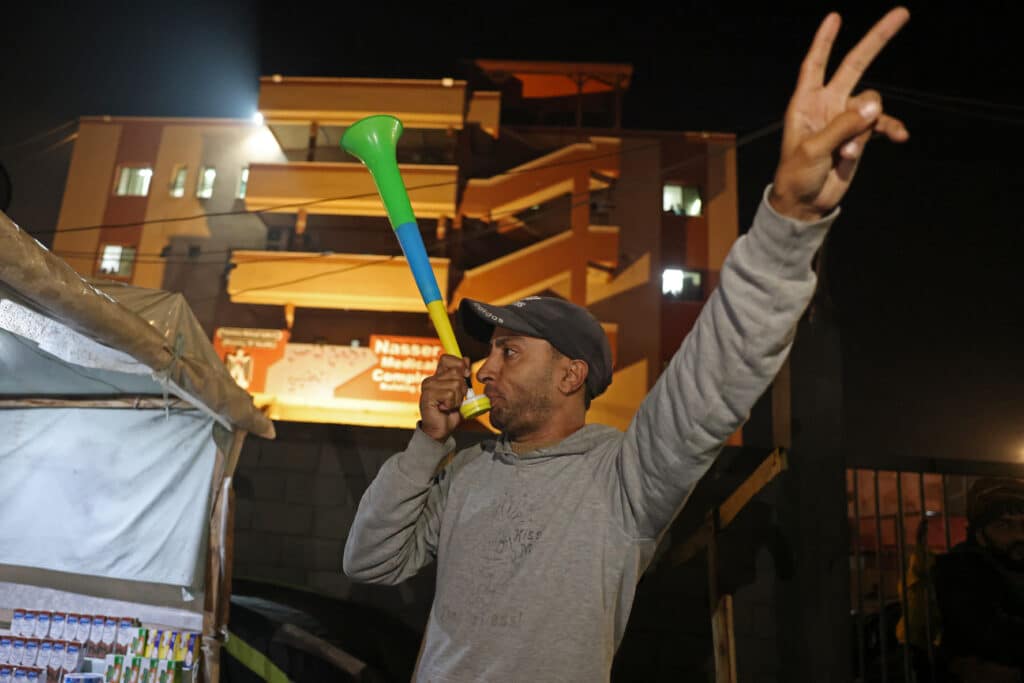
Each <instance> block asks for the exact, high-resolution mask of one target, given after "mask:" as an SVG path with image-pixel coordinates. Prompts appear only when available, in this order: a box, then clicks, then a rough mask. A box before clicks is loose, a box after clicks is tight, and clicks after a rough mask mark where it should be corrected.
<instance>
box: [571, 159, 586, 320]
mask: <svg viewBox="0 0 1024 683" xmlns="http://www.w3.org/2000/svg"><path fill="white" fill-rule="evenodd" d="M570 216H571V219H572V239H573V243H574V244H575V247H576V254H575V256H574V258H573V259H572V264H571V265H570V271H569V273H570V274H569V299H570V300H571V301H572V302H573V303H574V304H578V305H580V306H586V305H587V236H588V234H589V232H590V174H589V173H588V172H587V170H586V169H580V170H577V171H576V173H575V174H574V175H573V179H572V210H571V211H570Z"/></svg>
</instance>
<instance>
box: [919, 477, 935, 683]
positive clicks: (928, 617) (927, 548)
mask: <svg viewBox="0 0 1024 683" xmlns="http://www.w3.org/2000/svg"><path fill="white" fill-rule="evenodd" d="M917 477H918V479H917V488H918V493H919V495H920V496H921V529H922V534H921V535H922V537H923V538H921V560H922V561H923V564H924V567H923V571H924V591H923V593H924V637H925V640H926V646H927V648H928V679H929V683H935V643H934V639H933V638H932V600H931V597H932V568H931V556H932V549H931V545H930V544H929V543H928V504H927V498H926V497H925V491H924V472H920V473H918V475H917Z"/></svg>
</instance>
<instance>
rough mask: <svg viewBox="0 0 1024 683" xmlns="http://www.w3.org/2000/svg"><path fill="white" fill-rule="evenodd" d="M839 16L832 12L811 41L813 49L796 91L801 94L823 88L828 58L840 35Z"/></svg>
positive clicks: (807, 58) (809, 51) (805, 60)
mask: <svg viewBox="0 0 1024 683" xmlns="http://www.w3.org/2000/svg"><path fill="white" fill-rule="evenodd" d="M839 24H840V19H839V15H838V14H836V13H835V12H832V13H831V14H829V15H828V16H827V17H825V19H824V21H822V22H821V26H819V27H818V31H817V33H815V34H814V40H813V41H811V49H810V50H808V51H807V56H806V57H804V61H803V64H801V65H800V76H799V78H797V82H796V90H797V92H801V91H804V90H810V89H812V88H816V87H821V86H822V85H824V83H825V67H826V66H828V56H829V54H830V53H831V52H832V43H833V42H835V39H836V34H837V33H839Z"/></svg>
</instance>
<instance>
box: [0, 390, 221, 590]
mask: <svg viewBox="0 0 1024 683" xmlns="http://www.w3.org/2000/svg"><path fill="white" fill-rule="evenodd" d="M212 429H213V420H212V419H210V418H209V417H208V416H206V415H204V414H203V413H200V412H197V411H194V410H188V411H174V410H171V411H167V412H165V411H163V410H76V409H63V408H57V409H39V408H33V409H8V410H0V434H3V438H2V439H0V510H2V513H0V520H2V524H0V563H3V564H8V565H19V566H23V567H37V568H40V569H49V570H54V571H61V572H73V573H78V574H85V575H93V576H104V577H109V578H115V579H124V580H129V581H146V582H152V583H160V584H170V585H175V586H181V587H192V586H194V585H196V584H197V583H201V582H202V576H201V575H200V576H199V577H198V581H197V580H196V579H197V576H196V574H197V569H198V568H199V567H200V566H201V563H200V562H199V560H200V553H201V552H205V546H204V542H205V537H206V528H207V526H206V525H207V520H208V519H209V512H210V505H211V500H210V495H211V493H210V492H211V487H210V481H211V480H212V478H213V476H214V472H213V470H214V464H215V460H216V450H217V447H216V445H215V443H214V440H213V437H212V433H211V432H212Z"/></svg>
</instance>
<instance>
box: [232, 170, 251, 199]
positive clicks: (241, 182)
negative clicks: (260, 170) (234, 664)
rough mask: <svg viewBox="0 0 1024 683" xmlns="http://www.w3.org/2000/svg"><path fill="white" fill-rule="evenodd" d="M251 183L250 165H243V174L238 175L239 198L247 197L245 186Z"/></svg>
mask: <svg viewBox="0 0 1024 683" xmlns="http://www.w3.org/2000/svg"><path fill="white" fill-rule="evenodd" d="M248 185H249V167H248V166H243V167H242V174H241V175H240V176H238V194H236V195H235V196H236V197H238V198H239V199H245V188H246V187H247V186H248Z"/></svg>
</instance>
